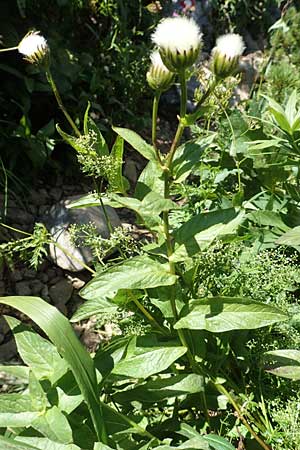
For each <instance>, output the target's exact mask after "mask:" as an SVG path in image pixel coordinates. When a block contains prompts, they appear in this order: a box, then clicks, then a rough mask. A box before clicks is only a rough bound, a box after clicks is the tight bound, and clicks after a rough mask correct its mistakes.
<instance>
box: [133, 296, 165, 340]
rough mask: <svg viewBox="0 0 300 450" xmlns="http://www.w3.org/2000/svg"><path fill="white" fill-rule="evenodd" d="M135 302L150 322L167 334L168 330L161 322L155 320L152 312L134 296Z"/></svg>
mask: <svg viewBox="0 0 300 450" xmlns="http://www.w3.org/2000/svg"><path fill="white" fill-rule="evenodd" d="M133 302H134V303H135V304H136V306H137V307H138V309H139V310H140V311H141V312H142V313H143V314H144V316H145V317H146V318H147V319H148V320H149V322H151V323H153V324H154V326H155V327H156V328H158V329H159V331H161V332H162V333H163V334H166V330H165V329H164V328H163V327H162V326H160V325H159V323H158V322H157V321H156V320H155V318H154V317H153V316H152V314H151V313H150V312H149V311H148V310H147V309H146V308H145V307H144V305H142V303H140V302H139V300H138V299H136V298H134V299H133Z"/></svg>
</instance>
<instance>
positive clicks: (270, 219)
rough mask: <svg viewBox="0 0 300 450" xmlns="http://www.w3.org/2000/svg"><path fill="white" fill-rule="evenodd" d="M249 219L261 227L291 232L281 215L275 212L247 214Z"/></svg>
mask: <svg viewBox="0 0 300 450" xmlns="http://www.w3.org/2000/svg"><path fill="white" fill-rule="evenodd" d="M247 218H248V219H249V220H251V221H252V222H254V223H256V224H258V225H259V226H270V227H277V228H279V229H281V230H284V231H286V230H289V227H288V226H287V225H286V224H285V223H284V222H283V220H282V218H281V216H280V214H279V213H277V212H275V211H253V212H251V213H249V214H247Z"/></svg>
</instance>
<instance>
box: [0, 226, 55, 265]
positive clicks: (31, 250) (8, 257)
mask: <svg viewBox="0 0 300 450" xmlns="http://www.w3.org/2000/svg"><path fill="white" fill-rule="evenodd" d="M25 234H26V233H25ZM27 234H28V233H27ZM50 240H51V238H50V235H49V233H48V231H47V230H46V228H45V226H44V225H43V224H42V223H36V224H35V225H34V230H33V233H32V234H29V236H28V237H25V238H23V239H18V240H15V241H9V242H7V243H3V244H0V257H1V259H2V260H3V261H5V262H6V264H8V265H9V266H11V267H12V266H13V261H14V260H15V258H16V256H18V258H19V259H20V260H21V261H25V262H28V263H29V265H30V266H32V267H33V268H34V269H37V267H38V265H39V264H40V263H41V262H42V261H43V259H44V258H45V256H46V255H47V254H48V245H49V243H50Z"/></svg>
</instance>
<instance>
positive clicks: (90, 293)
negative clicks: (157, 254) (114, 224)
mask: <svg viewBox="0 0 300 450" xmlns="http://www.w3.org/2000/svg"><path fill="white" fill-rule="evenodd" d="M176 279H177V277H176V276H175V275H172V274H171V273H170V272H169V267H168V265H167V264H160V263H159V262H157V261H155V260H153V259H151V258H149V257H148V256H144V255H143V256H136V257H134V258H131V259H128V260H127V261H125V262H124V263H123V264H120V265H117V266H114V267H111V268H109V269H108V270H106V271H105V272H101V273H99V274H97V275H96V276H95V278H93V279H92V280H91V281H90V282H89V283H88V284H87V285H86V286H85V287H84V288H83V289H82V290H81V292H80V295H81V296H82V297H83V298H84V299H85V300H88V302H87V303H86V304H84V305H83V306H82V307H81V308H80V309H79V310H78V311H77V312H76V313H75V314H74V316H73V317H72V321H74V322H75V321H77V320H82V319H83V318H86V317H89V316H90V315H92V314H97V313H98V312H99V310H101V309H102V306H103V302H105V303H109V302H108V300H107V299H113V298H114V297H115V295H116V294H117V292H118V291H119V290H120V289H147V288H153V287H157V286H170V285H172V284H175V282H176ZM111 306H114V305H113V304H111Z"/></svg>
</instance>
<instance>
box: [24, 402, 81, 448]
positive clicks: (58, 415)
mask: <svg viewBox="0 0 300 450" xmlns="http://www.w3.org/2000/svg"><path fill="white" fill-rule="evenodd" d="M32 427H33V428H34V429H35V430H37V431H39V433H41V434H42V435H44V436H45V437H46V438H48V439H50V440H52V441H54V442H59V443H62V444H70V443H72V442H73V436H72V429H71V427H70V425H69V422H68V420H67V418H66V416H65V415H64V414H63V413H62V412H61V411H60V410H59V409H58V407H57V406H52V408H50V409H48V411H46V412H45V414H43V415H41V416H39V417H38V418H37V419H36V420H35V421H34V422H33V423H32Z"/></svg>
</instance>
